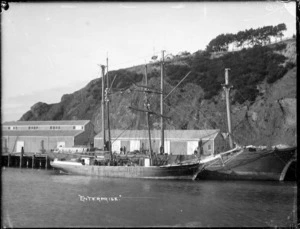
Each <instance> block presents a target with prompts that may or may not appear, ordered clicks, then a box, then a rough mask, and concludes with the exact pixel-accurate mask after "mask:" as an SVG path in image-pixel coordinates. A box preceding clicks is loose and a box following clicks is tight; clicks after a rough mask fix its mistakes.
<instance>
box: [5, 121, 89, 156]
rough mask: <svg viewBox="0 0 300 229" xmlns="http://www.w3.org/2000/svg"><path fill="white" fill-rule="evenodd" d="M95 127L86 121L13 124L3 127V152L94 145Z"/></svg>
mask: <svg viewBox="0 0 300 229" xmlns="http://www.w3.org/2000/svg"><path fill="white" fill-rule="evenodd" d="M94 136H95V134H94V128H93V125H92V123H91V122H90V121H89V120H68V121H13V122H5V123H3V124H2V152H4V153H15V152H17V153H18V152H21V149H22V147H23V148H24V152H30V153H40V152H45V151H50V150H54V149H56V148H59V147H73V146H83V145H85V146H87V145H88V144H90V143H93V141H94V140H93V139H94Z"/></svg>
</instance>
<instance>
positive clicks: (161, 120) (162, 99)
mask: <svg viewBox="0 0 300 229" xmlns="http://www.w3.org/2000/svg"><path fill="white" fill-rule="evenodd" d="M164 52H165V51H164V50H162V51H161V54H162V61H161V81H160V85H161V94H160V114H161V117H160V125H161V147H160V149H161V150H160V153H161V154H164V151H165V150H164V147H165V146H164V118H163V115H164Z"/></svg>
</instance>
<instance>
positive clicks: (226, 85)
mask: <svg viewBox="0 0 300 229" xmlns="http://www.w3.org/2000/svg"><path fill="white" fill-rule="evenodd" d="M229 70H230V68H225V84H223V89H224V91H225V98H226V112H227V125H228V135H229V146H230V148H233V142H232V135H231V115H230V102H229V91H230V88H232V86H230V85H229V78H228V71H229Z"/></svg>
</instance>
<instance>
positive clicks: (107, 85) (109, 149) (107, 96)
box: [105, 57, 112, 160]
mask: <svg viewBox="0 0 300 229" xmlns="http://www.w3.org/2000/svg"><path fill="white" fill-rule="evenodd" d="M106 71H107V72H106V90H105V94H106V98H105V99H106V108H107V129H108V151H109V152H110V154H111V155H110V157H111V160H112V152H111V136H110V119H109V88H110V85H109V77H108V57H107V58H106Z"/></svg>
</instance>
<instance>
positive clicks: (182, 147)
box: [170, 141, 187, 155]
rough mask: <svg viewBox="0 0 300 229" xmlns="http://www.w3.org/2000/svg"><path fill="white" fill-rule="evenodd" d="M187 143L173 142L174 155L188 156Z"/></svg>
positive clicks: (171, 145) (171, 144) (171, 149)
mask: <svg viewBox="0 0 300 229" xmlns="http://www.w3.org/2000/svg"><path fill="white" fill-rule="evenodd" d="M186 150H187V142H186V141H171V143H170V151H171V153H172V155H186V154H187V151H186Z"/></svg>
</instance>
